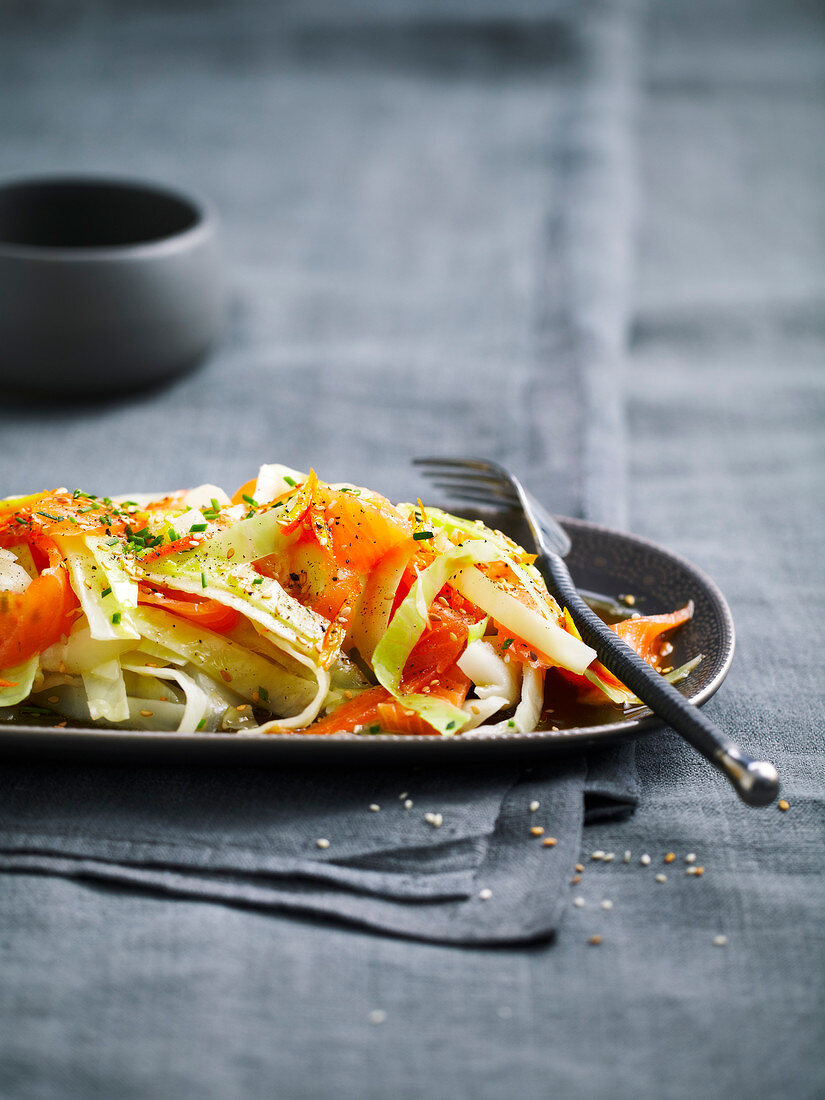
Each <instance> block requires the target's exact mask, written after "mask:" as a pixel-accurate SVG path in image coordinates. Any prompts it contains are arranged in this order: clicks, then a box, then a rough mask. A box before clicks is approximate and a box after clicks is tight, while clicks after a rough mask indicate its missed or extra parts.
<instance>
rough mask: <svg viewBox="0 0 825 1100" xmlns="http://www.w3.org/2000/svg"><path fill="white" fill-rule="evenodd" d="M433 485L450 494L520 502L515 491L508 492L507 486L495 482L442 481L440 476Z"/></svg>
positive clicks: (514, 502)
mask: <svg viewBox="0 0 825 1100" xmlns="http://www.w3.org/2000/svg"><path fill="white" fill-rule="evenodd" d="M433 485H434V486H435V488H436V489H441V491H442V492H444V493H447V494H448V495H449V496H458V495H460V494H464V495H465V496H466V495H467V494H470V495H472V496H475V497H479V498H483V499H486V500H490V501H495V502H506V503H508V504H513V505H518V503H519V500H518V497H517V496H516V494H515V493H510V492H507V490H506V489H505V488H503V487H501V486H498V485H495V484H490V485H487V484H483V483H482V484H476V483H474V482H472V481H442V480H441V479H440V478H439V479H438V480H437V481H436V480H435V479H434V480H433Z"/></svg>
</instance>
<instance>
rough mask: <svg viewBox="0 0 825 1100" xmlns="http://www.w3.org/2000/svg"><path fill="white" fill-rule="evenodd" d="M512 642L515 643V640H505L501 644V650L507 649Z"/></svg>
mask: <svg viewBox="0 0 825 1100" xmlns="http://www.w3.org/2000/svg"><path fill="white" fill-rule="evenodd" d="M514 641H515V638H505V639H504V641H503V642H502V643H501V648H502V649H509V648H510V646H511V645H512V644H513V642H514Z"/></svg>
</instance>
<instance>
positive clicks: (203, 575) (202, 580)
mask: <svg viewBox="0 0 825 1100" xmlns="http://www.w3.org/2000/svg"><path fill="white" fill-rule="evenodd" d="M201 588H206V574H205V573H201Z"/></svg>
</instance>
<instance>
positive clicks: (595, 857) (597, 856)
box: [590, 848, 604, 859]
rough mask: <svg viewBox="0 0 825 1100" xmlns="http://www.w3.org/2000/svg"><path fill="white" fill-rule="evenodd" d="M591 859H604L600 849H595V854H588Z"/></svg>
mask: <svg viewBox="0 0 825 1100" xmlns="http://www.w3.org/2000/svg"><path fill="white" fill-rule="evenodd" d="M590 858H591V859H604V852H603V851H602V850H601V848H597V849H596V851H595V852H591V853H590Z"/></svg>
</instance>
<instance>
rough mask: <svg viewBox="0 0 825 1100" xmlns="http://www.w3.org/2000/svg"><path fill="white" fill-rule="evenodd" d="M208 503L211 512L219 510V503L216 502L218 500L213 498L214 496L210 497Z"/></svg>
mask: <svg viewBox="0 0 825 1100" xmlns="http://www.w3.org/2000/svg"><path fill="white" fill-rule="evenodd" d="M209 503H210V504H211V505H212V511H213V512H220V510H221V506H220V504H218V502H217V501H216V500H215V498H214V497H212V499H211V500H210V502H209Z"/></svg>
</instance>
